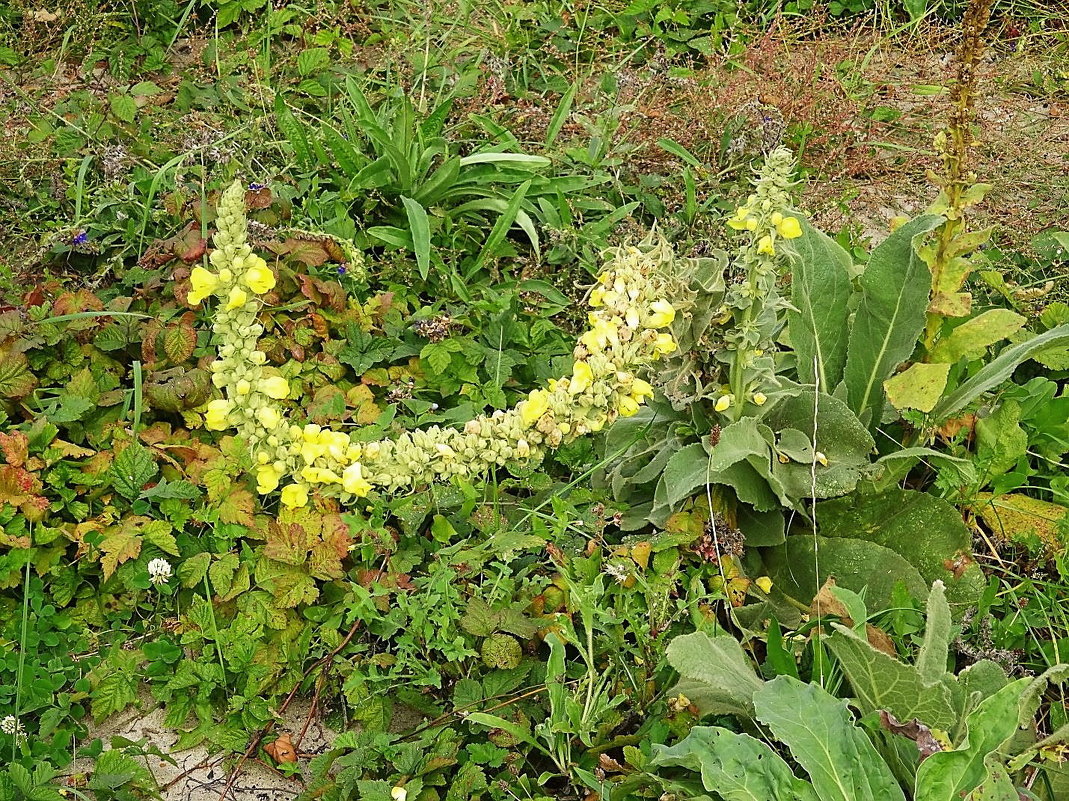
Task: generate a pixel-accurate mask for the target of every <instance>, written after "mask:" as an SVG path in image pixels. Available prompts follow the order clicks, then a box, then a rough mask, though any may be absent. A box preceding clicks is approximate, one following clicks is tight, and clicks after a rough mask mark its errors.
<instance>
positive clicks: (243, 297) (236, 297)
mask: <svg viewBox="0 0 1069 801" xmlns="http://www.w3.org/2000/svg"><path fill="white" fill-rule="evenodd" d="M248 299H249V296H248V294H247V293H246V292H245V290H244V289H242V288H241V287H239V286H235V287H232V288H231V289H230V294H229V295H227V298H226V310H227V311H233V310H234V309H240V308H241V307H242V306H244V305H245V301H247V300H248Z"/></svg>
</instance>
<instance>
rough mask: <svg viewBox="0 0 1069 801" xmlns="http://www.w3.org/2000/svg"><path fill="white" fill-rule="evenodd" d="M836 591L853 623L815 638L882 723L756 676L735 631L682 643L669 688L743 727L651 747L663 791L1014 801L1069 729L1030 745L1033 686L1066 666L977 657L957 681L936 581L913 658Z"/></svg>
mask: <svg viewBox="0 0 1069 801" xmlns="http://www.w3.org/2000/svg"><path fill="white" fill-rule="evenodd" d="M832 592H833V593H834V594H835V595H836V596H837V597H838V598H839V599H840V601H841V605H842V608H843V609H844V610H848V612H849V616H850V618H852V619H847V618H843V619H844V621H847V622H850V623H851V625H849V626H848V625H844V624H842V623H833V624H832V626H833V628H834V632H833V633H832V634H831V636H830V637H827V638H826V639H825V640H824V642H825V644H826V645H827V646H828V648H829V650H831V652H832V654H833V655H834V656H835V657H836V658H837V659H838V661H839V664H840V666H841V667H842V669H843V671H844V673H845V674H846V677H847V679H848V681H849V684H850V690H851V692H852V696H853V697H852V698H850V699H848V700H849V706H855V707H856V708H857V710H858V711H859V712H860V713H861V714H862V715H863V716H866V717H865V718H864V720H872V719H878V720H879V721H880V724H879V728H876V729H874V730H872V731H866V730H865V729H864V728H863V727H862V726H859V725H858V722H857V721H856V720H855V718H854V716H853V714H852V713H851V710H850V708H849V706H848V703H847V701H844V700H841V699H839V698H836V697H834V696H833V695H831V694H830V693H829V692H827V691H826V690H825V689H823V688H821V687H819V686H817V685H816V684H806V683H804V682H802V681H800V680H799V679H797V678H795V677H793V676H789V675H781V676H778V677H776V678H775V679H773V680H772V681H767V682H766V681H763V680H762V679H761V678H760V677H759V676H758V675H757V673H756V672H755V671H754V668H753V665H752V663H751V662H750V660H749V657H748V656H747V655H746V653H745V652H744V651H743V650H742V648H741V647H740V645H739V644H738V642H737V641H736V640H734V638H732V637H729V636H724V635H722V636H717V637H711V636H709V635H708V634H705V633H704V632H696V633H694V634H687V635H683V636H680V637H677V638H676V639H674V640H673V641H672V643H671V644H670V645H669V648H668V661H669V662H670V664H671V665H672V666H673V667H674V668H675V669H676V670H677V671H678V672H679V673H680V676H681V680H680V682H679V684H678V685H677V686H676V688H675V689H674V692H676V693H680V694H682V695H684V696H686V698H687V699H688V700H689V701H690V702H691V703H693V704H694V705H696V706H697V708H698V709H699V712H700V714H702V715H709V714H718V715H733V716H735V717H736V718H737V719H738V722H739V727H740V728H741V729H742V730H743V731H741V732H740V731H731V730H729V729H726V728H721V727H718V726H696V727H695V728H693V729H692V730H691V731H690V733H689V734H688V735H687V736H686V737H685V738H684V739H683V740H682V741H680V742H679V743H677V744H676V745H674V746H671V747H665V746H654V748H655V752H654V755H653V759H652V760H651V763H650V766H651V767H653V768H659V769H661V770H660V771H658V772H657V773H656V774H655V775H656V777H657V779H658V781H659V782H660V783H662V784H663V785H665V786H666V787H671V786H676V787H680V786H683V787H693V788H694V789H695V790H696V791H698V790H700V789H702V788H703V789H705V790H709V791H715V792H716V793H717V794H718V795H719V796H720V797H722V798H724V799H727V800H728V801H854V799H858V798H872V799H903V800H904V799H905V798H906V797H907V796H906V793H909V797H911V798H913V799H914V801H954V800H955V799H962V798H965V799H972V800H973V801H980V800H981V799H989V798H1000V799H1001V798H1006V799H1011V798H1013V799H1015V798H1017V797H1018V794H1017V787H1018V785H1019V783H1020V781H1021V779H1022V778H1023V777H1022V776H1021V774H1020V771H1021V769H1022V768H1023V767H1024V766H1025V765H1027V764H1029V763H1030V762H1031V761H1032V760H1033V759H1034V758H1035V757H1036V755H1037V754H1039V753H1040V752H1041V751H1042V750H1043V749H1048V748H1051V747H1052V746H1055V745H1057V744H1058V743H1064V742H1065V741H1066V740H1067V739H1069V727H1063V728H1062V729H1059V730H1058V731H1056V732H1054V733H1053V734H1051V735H1049V736H1046V737H1043V738H1040V737H1039V736H1038V735H1037V731H1038V725H1037V722H1036V717H1037V711H1038V709H1039V706H1040V701H1041V697H1042V694H1043V692H1044V691H1045V690H1046V688H1047V686H1048V685H1049V683H1051V682H1061V681H1063V680H1064V678H1065V677H1066V675H1069V667H1067V666H1064V665H1062V666H1057V667H1054V668H1052V669H1051V670H1049V671H1048V672H1047V673H1045V674H1044V675H1042V676H1040V677H1038V678H1023V679H1017V680H1015V681H1011V680H1010V679H1008V678H1007V677H1006V674H1005V673H1004V672H1003V671H1002V670H1001V668H999V667H998V666H997V665H995V664H994V663H992V662H987V661H983V662H979V663H977V664H975V665H973V666H971V667H969V668H967V669H966V670H964V671H962V672H961V673H959V674H956V675H955V674H954V673H952V672H950V671H948V670H947V664H948V656H949V645H950V641H951V636H952V627H951V616H950V608H949V605H948V604H947V601H946V598H945V597H944V595H943V590H942V587H941V586H940V585H939V584H938V583H936V584H935V585H933V588H932V592H931V594H930V596H929V599H928V622H927V626H926V630H925V635H924V640H923V642H922V644H921V647H920V649H919V651H918V653H917V657H916V660H915V662H914V663H913V664H909V663H906V662H903V661H901V660H899V659H898V658H897V657H895V656H892V655H889V654H887V653H886V652H885V651H882V650H879V649H877V648H875V647H874V646H872V645H871V644H870V642H869V640H868V638H867V637H866V636H865V620H866V617H867V614H866V610H865V605H864V603H863V602H862V600H861V597H860V596H858V595H857V594H855V593H851V592H849V591H844V590H842V589H841V588H833V589H832ZM854 621H857V622H856V623H855V622H854ZM864 720H863V721H862V723H863V722H864ZM758 723H760V724H763V725H764V726H765V727H767V730H768V731H770V732H771V734H772V735H773V737H774V738H775V740H776V741H778V744H779V746H780V747H781V748H786V749H787V750H788V751H789V752H790V755H791V757H792V758H793V761H794V764H795V765H796V766H797V767H799V768H801V770H802V771H803V773H801V774H799V773H797V772H796V771H795V769H792V767H791V766H790V765H789V764H788V763H787V761H786V760H784V759H783V758H782V757H781V756H780V754H779V753H777V751H776V750H774V749H773V748H772V747H771V746H769V745H768V744H767V742H762V740H761V739H757V737H755V736H752V735H751V733H750V732H752V733H753V734H759V732H761V731H763V730H759V729H758V728H757V726H756V724H758ZM762 739H764V737H763V738H762ZM670 767H678V768H683V769H685V770H687V771H694V772H697V773H699V774H700V784H699V783H698V782H694V781H693V779H690V778H689V777H688V774H686V773H684V774H682V775H677V774H675V773H673V774H668V773H667V772H666V771H664V770H663V769H664V768H670ZM1015 778H1016V779H1017V781H1015ZM1039 784H1041V783H1037V786H1038V785H1039ZM695 785H697V786H695ZM1048 797H1049V798H1051V799H1052V801H1053V799H1054V798H1056V797H1057V796H1056V795H1051V796H1048Z"/></svg>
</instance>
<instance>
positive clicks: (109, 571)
mask: <svg viewBox="0 0 1069 801" xmlns="http://www.w3.org/2000/svg"><path fill="white" fill-rule="evenodd" d="M109 531H110V533H109V534H108V535H107V536H105V537H104V539H103V540H102V541H101V543H100V552H101V554H103V556H102V557H101V559H100V565H101V567H102V568H103V570H104V580H105V581H106V580H107V579H109V578H111V576H112V575H113V574H114V573H115V570H116V568H117V567H118V566H119V565H121V564H122V563H123V562H127V561H129V560H130V559H136V558H137V557H138V555H139V554H140V553H141V537H139V536H138V534H137V531H136V530H135V529H134V527H133V526H116V527H114V528H113V529H110V530H109Z"/></svg>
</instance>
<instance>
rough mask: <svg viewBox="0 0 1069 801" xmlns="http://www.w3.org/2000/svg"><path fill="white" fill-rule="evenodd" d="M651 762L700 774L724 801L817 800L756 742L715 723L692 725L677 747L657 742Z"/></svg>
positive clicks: (758, 741) (783, 763)
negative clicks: (714, 724)
mask: <svg viewBox="0 0 1069 801" xmlns="http://www.w3.org/2000/svg"><path fill="white" fill-rule="evenodd" d="M651 764H652V765H653V766H655V767H674V766H678V767H683V768H690V769H691V770H693V771H696V772H700V773H701V776H702V784H703V785H704V786H705V789H706V790H713V791H715V792H716V793H717V795H718V797H719V798H723V799H724V801H818V798H817V795H816V793H815V792H813V787H812V786H811V785H810V784H808V783H807V782H804V781H802V780H801V779H799V778H798V777H797V776H795V775H794V774H793V773H792V772H791V769H790V767H788V765H787V763H786V762H784V761H783V759H782V758H780V756H779V755H778V754H777V753H776V752H775V751H773V750H772V749H771V748H769V747H768V746H767V745H765V744H764V743H763V742H761V741H760V740H757V739H754V738H753V737H750V736H749V735H747V734H736V733H735V732H732V731H728V730H727V729H721V728H718V727H716V726H695V727H694V728H693V729H691V730H690V733H689V734H688V735H687V736H686V737H685V738H683V739H682V740H681V741H680V742H678V743H677V744H676V745H673V746H672V747H671V748H667V747H665V746H663V745H655V746H654V753H653V758H652V760H651Z"/></svg>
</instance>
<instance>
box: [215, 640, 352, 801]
mask: <svg viewBox="0 0 1069 801" xmlns="http://www.w3.org/2000/svg"><path fill="white" fill-rule="evenodd" d="M360 623H361V621H359V620H357V621H356V622H355V623H353V626H352V628H351V629H349V633H348V634H346V635H345V639H343V640H342V641H341V642H340V643H339V644H338V647H337V648H335V649H334V650H333V651H331V652H330V653H329V654H327V655H325V656H322V657H320V658H319V659H317V660H316V662H315V663H314V664H313V665H312V666H311V667H310V668H308V670H306V671H305V672H304V675H303V676H302V677H301V680H300V681H299V682H297V683H296V684H295V685H294V686H293V689H292V690H290V694H289V695H287V696H286V700H285V701H283V702H282V706H280V707H279V708H278V714H279V715H280V716H281V715H282V714H283V713H285V711H286V710H287V709H288V708H289V705H290V704H291V703H292V702H293V699H294V698H296V697H297V691H298V690H300V689H301V685H302V684H304V680H305V679H307V678H308V677H309V676H311V675H312V673H313V672H314V671H315V670H316V669H318V668H320V667H323V666H324V665H326V664H328V663H329V662H330V661H331V660H333V659H334V657H336V656H337V655H338V654H340V653H341V652H342V650H344V648H345V646H347V645H348V644H349V642H350V641H351V640H352V639H353V637H354V636H356V632H357V629H359V628H360ZM277 722H278V718H277V717H276V718H273V719H272V720H269V721H268V722H267V723H266V724H265V725H264V727H263V728H262V729H260V731H259V732H257V733H256V736H255V737H253V738H252V742H250V743H249V747H248V748H246V749H245V753H244V754H242V755H241V759H239V760H238V764H237V765H235V766H234V770H232V771H231V772H230V775H229V776H228V777H227V780H226V786H225V787H223V791H222V792H221V793H219V801H224V799H225V798H226V794H227V793H229V792H230V788H231V787H233V786H234V782H235V781H237V778H238V774H239V773H241V769H242V768H243V767H244V766H245V763H246V762H248V761H249V759H250V758H251V757H252V755H253V754H255V753H256V749H257V748H259V747H260V743H261V742H262V741H263V739H264V737H266V736H267V735H268V734H270V733H271V730H272V729H274V728H275V724H276V723H277Z"/></svg>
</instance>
